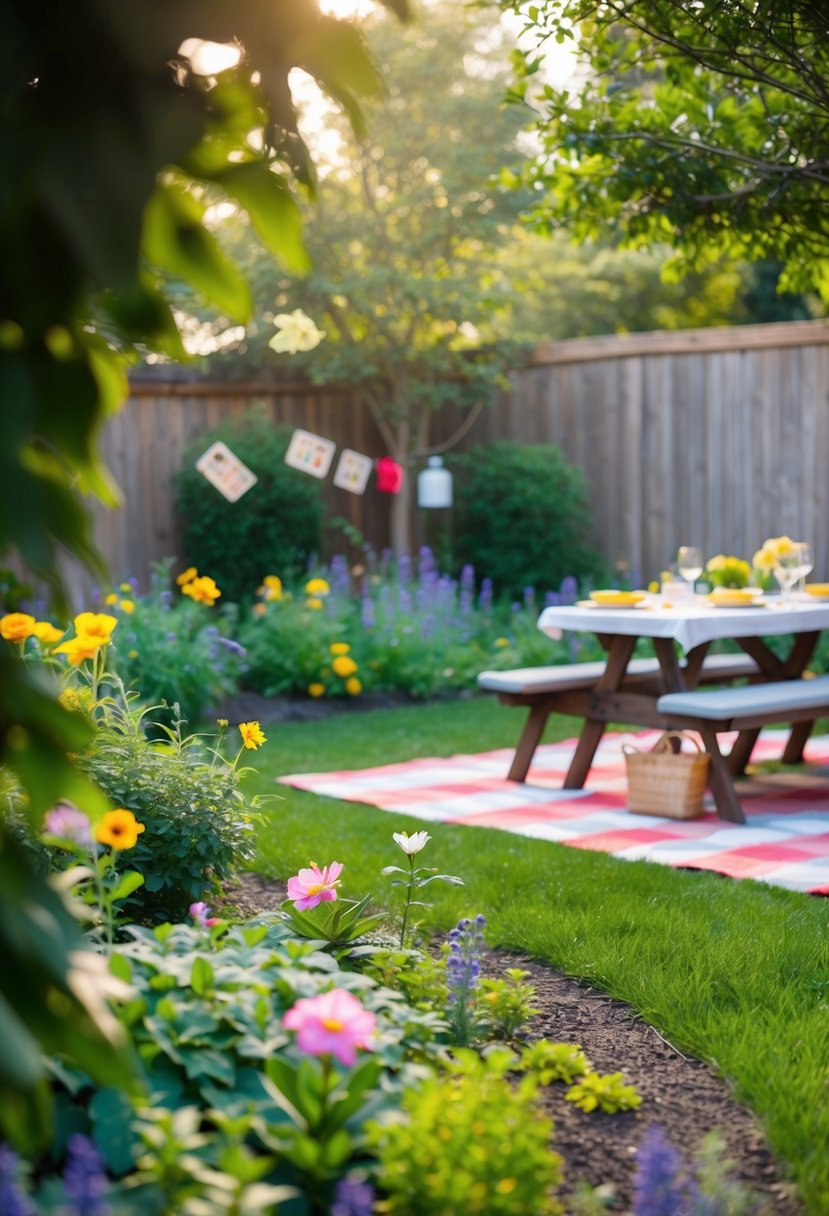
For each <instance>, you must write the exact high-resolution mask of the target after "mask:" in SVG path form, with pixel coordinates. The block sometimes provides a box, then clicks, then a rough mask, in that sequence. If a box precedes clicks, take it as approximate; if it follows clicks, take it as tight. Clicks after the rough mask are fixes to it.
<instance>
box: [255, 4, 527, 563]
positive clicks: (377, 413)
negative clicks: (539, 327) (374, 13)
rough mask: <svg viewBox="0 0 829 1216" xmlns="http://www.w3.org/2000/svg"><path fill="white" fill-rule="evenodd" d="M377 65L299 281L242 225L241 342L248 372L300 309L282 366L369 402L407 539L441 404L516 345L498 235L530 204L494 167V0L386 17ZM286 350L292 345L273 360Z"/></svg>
mask: <svg viewBox="0 0 829 1216" xmlns="http://www.w3.org/2000/svg"><path fill="white" fill-rule="evenodd" d="M368 35H369V39H370V44H371V47H372V50H373V52H374V54H375V57H376V59H377V60H378V62H380V63H385V64H388V67H387V69H386V72H387V81H388V87H387V90H386V93H385V95H384V96H383V97H381V98H377V99H372V100H370V101H369V102H368V103H367V104H366V134H365V135H364V137H363V138H362V139H361V140H360V141H359V143H357V144H356V145H354V137H353V135H349V133H348V132H346V131H345V130H342V138H343V141H344V145H343V146H344V147H345V148H346V149H347V150H348V153H349V154H348V156H347V157H345V158H343V157H341V156H340V157H338V158H337V159H336V160H335V161H334V162H333V163H332V164H330V165H329V166H328V167H327V171H326V174H325V176H324V177H323V178H322V180H321V182H320V188H319V191H318V195H317V198H316V200H315V201H314V204H313V210H311V211H310V212H309V214H310V215H311V216H312V222H311V224H310V227H309V234H308V250H309V254H310V257H311V262H312V271H311V273H310V274H309V275H308V277H307V278H303V279H301V278H299V277H296V276H295V277H287V276H286V275H285V274H284V273H282V272H281V271H280V268H279V267H277V266H275V265H274V263H273V259H269V258H267V257H262V256H261V253H260V252H259V251H258V250H256V249H251V248H250V243H249V242H247V243H246V242H245V239H244V234H241V235H240V238H239V240H238V242H237V243H236V244H235V246H234V253H235V255H236V256H237V257H239V258H240V259H241V260H243V262H244V263H245V264H246V265H247V267H248V268H249V275H250V279H251V282H252V284H253V285H254V289H255V292H256V299H257V304H258V308H257V317H256V320H255V322H254V323H253V325H252V326H250V327H249V328H248V332H247V334H246V335H245V338H244V340H243V342H242V344H241V346H240V347H239V351H240V353H241V355H242V357H243V359H244V362H245V366H246V368H248V369H249V368H250V367H251V366H252V365H254V364H255V363H256V362H259V363H260V364H261V363H263V362H264V363H267V364H268V365H270V366H273V365H274V361H275V356H274V354H273V353H272V352H271V351H269V350H268V347H267V342H268V339H269V338H270V337H271V336H272V335H273V333H274V330H273V325H272V319H273V315H274V313H277V314H278V313H280V312H284V311H291V310H293V309H294V308H297V307H301V308H302V309H304V311H305V312H306V313H307V314H308V315H310V316H311V317H312V318H313V319H314V321H315V322H316V324H317V325H319V326H320V327H321V328H322V329H324V330H325V332H326V339H325V341H324V342H322V343H321V344H320V345H319V346H318V347H316V349H314V350H313V351H312V352H309V353H308V354H299V355H291V356H290V359H291V360H292V361H293V365H292V370H294V369H297V370H300V371H305V372H306V373H307V374H308V375H309V376H310V378H311V379H312V380H313V381H314V382H317V383H330V382H333V381H339V382H344V383H347V384H348V385H349V387H350V388H351V389H352V391H353V392H354V393H355V394H356V395H357V396H358V397H359V398H361V399H362V400H363V402H365V404H366V405H367V406H368V409H369V410H370V412H371V414H372V416H373V417H374V420H375V422H376V424H377V427H378V428H379V431H380V434H381V436H382V438H383V440H384V443H385V445H386V448H387V452H388V454H389V455H390V456H391V457H392V458H393V459H394V460H396V461H398V462H399V463H400V464H401V465H403V466H404V467H405V468H406V472H407V476H406V477H405V478H404V482H403V489H402V492H401V493H400V494H398V495H395V496H394V497H393V498H392V500H391V506H392V529H391V530H392V544H393V547H394V548H395V550H396V551H397V552H404V551H410V548H411V545H410V538H409V533H408V525H409V519H410V514H411V512H410V503H411V498H410V495H411V486H412V483H413V478H412V474H413V472H414V470H415V468H416V465H417V463H418V462H419V461H420V462H422V461H423V460H424V458H425V456H426V455H427V454H428V453H429V452H431V451H434V450H436V448H437V446H451V444H452V437H450V438H449V439H448V440H446V441H445V442H444V444H443V445H437V444H436V443H435V441H434V440H433V437H432V434H431V427H432V421H433V419H434V417H435V414H436V412H437V411H439V410H441V409H443V408H444V407H447V406H456V407H459V408H460V409H461V411H462V412H466V417H467V419H468V418H469V417H470V412H471V411H473V410H475V409H476V408H480V407H481V406H482V405H484V404H486V403H487V402H488V401H489V400H490V399H491V398H492V396H493V393H494V390H495V388H496V386H497V385H498V384H499V383H500V382H501V380H502V379H503V375H504V371H505V369H506V368H508V367H509V366H510V363H511V361H515V360H520V358H521V357H522V356H521V354H520V351H519V350H518V348H517V347H516V344H514V343H510V342H509V341H508V340H506V339H505V337H504V336H503V327H501V328H500V329H499V318H500V317H502V316H503V315H505V314H506V313H507V312H508V310H509V308H510V307H511V306H512V303H513V301H514V299H515V294H516V293H515V285H514V281H513V278H512V275H511V273H510V267H509V266H508V265H505V264H504V262H503V260H502V259H501V257H500V250H501V247H502V246H503V245H504V244H505V243H509V242H511V241H514V240H515V239H516V231H517V228H518V216H519V213H520V210H521V208H522V206H524V205H526V203H527V202H528V201H529V198H528V196H524V195H522V194H521V192H514V191H510V190H506V189H503V188H501V187H499V186H498V185H497V184H496V183H495V180H494V179H495V177H496V175H497V173H498V171H499V170H500V168H501V166H502V165H503V164H504V162H505V161H511V160H514V159H515V158H518V157H520V153H519V151H518V148H517V139H518V135H519V131H520V127H521V124H522V122H523V119H522V116H521V115H519V114H518V113H517V112H515V111H510V110H508V109H505V108H504V107H503V105H502V104H501V103H502V98H503V92H504V89H505V88H506V85H507V82H508V79H509V52H510V42H509V40H508V35H507V34H506V31H505V30H503V29H502V28H501V27H500V25H499V21H498V13H497V10H495V16H494V17H493V10H492V8H491V7H488V8H486V9H485V10H484V11H483V12H475V11H473V10H471V9H466V8H464V7H462V6H459V5H457V4H456V3H450V4H430V5H428V6H426V7H424V8H423V9H422V11H421V12H420V13H419V19H418V21H417V23H415V24H413V25H412V26H411V27H409V28H408V29H407V30H406V31H404V33H403V35H402V36H401V34H400V32H399V29H398V28H397V27H396V26H395V25H394V24H393V23H392V22H390V21H388V20H384V19H383V17H382V15H381V16H380V17H379V18H378V20H377V21H375V22H374V24H373V25H372V26H371V27H370V28H369V30H368ZM283 358H288V356H283Z"/></svg>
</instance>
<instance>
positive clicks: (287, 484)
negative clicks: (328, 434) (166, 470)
mask: <svg viewBox="0 0 829 1216" xmlns="http://www.w3.org/2000/svg"><path fill="white" fill-rule="evenodd" d="M292 433H293V432H292V429H291V428H289V427H275V426H274V425H273V423H272V422H270V420H269V419H268V418H267V417H266V415H265V414H264V412H262V411H256V410H254V411H251V413H249V414H248V415H247V416H246V417H244V418H242V419H240V420H238V421H236V422H234V421H233V420H229V421H227V422H226V423H223V424H222V425H221V426H220V427H217V428H216V430H214V431H211V432H209V433H208V434H207V435H202V436H200V437H199V439H198V441H197V442H196V443H194V444H193V445H191V447H190V448H188V449H187V451H186V452H185V455H184V458H183V461H182V467H181V470H180V471H179V473H178V476H177V479H176V480H177V486H178V496H177V508H178V511H179V512H180V514H181V515H182V517H183V521H184V547H185V555H186V560H187V561H188V562H192V563H193V565H194V566H196V567H198V568H199V569H204V570H209V571H210V572H211V575H212V577H213V578H215V580H216V582H217V583H218V585H219V587H221V589H222V594H223V596H224V597H225V598H226V599H228V600H232V601H234V602H239V601H241V600H243V599H245V598H247V597H250V596H252V595H253V593H254V591H255V589H256V587H257V586H259V584H260V583H261V581H262V579H263V577H264V576H265V575H266V574H267V573H268V572H269V571H270V570H279V571H280V572H281V573H282V574H283V575H284V576H288V575H290V574H291V573H293V574H296V573H297V572H298V571H299V570H300V569H302V568H304V567H305V565H306V564H307V562H308V559H309V558H310V557H311V556H312V555H313V554H315V553H316V552H317V551H318V549H319V545H320V533H321V528H322V498H321V494H320V486H319V483H318V482H317V481H316V479H315V478H313V477H308V476H307V475H306V474H304V473H300V472H298V471H297V470H296V469H292V468H290V467H289V466H288V465H286V464H285V453H286V451H287V449H288V444H289V442H290V439H291V435H292ZM217 439H220V440H222V441H223V442H225V443H226V444H227V445H228V447H229V448H230V449H231V450H232V451H233V452H234V454H235V455H236V456H238V457H239V459H240V460H241V461H242V462H243V463H244V464H246V465H247V466H248V468H249V469H251V470H252V471H253V472H254V473H255V474H256V476H257V478H258V480H257V482H256V485H255V486H253V487H252V488H251V489H250V490H248V492H247V493H246V494H243V495H242V497H241V498H240V499H238V501H237V502H228V501H227V499H226V498H225V497H224V495H222V494H220V493H219V491H218V490H217V489H216V488H215V486H212V485H211V484H210V483H209V482H208V481H207V480H206V479H205V478H204V477H202V475H201V473H199V472H198V470H197V469H196V468H195V462H196V459H197V458H198V456H200V455H201V453H202V452H203V451H204V450H205V449H206V448H207V447H209V445H210V444H211V443H213V442H214V441H215V440H217Z"/></svg>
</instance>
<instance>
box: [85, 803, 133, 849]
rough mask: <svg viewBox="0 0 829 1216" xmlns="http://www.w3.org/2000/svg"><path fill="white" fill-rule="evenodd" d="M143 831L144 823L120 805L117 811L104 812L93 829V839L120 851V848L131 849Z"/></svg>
mask: <svg viewBox="0 0 829 1216" xmlns="http://www.w3.org/2000/svg"><path fill="white" fill-rule="evenodd" d="M143 831H144V824H143V823H138V822H136V818H135V816H134V815H133V813H132V811H127V810H124V808H123V807H121V808H120V809H119V810H117V811H107V812H106V814H105V815H104V817H103V819H102V820H101V822H100V823H99V824H98V826H97V827H96V829H95V839H96V840H97V841H98V844H107V845H109V847H110V848H111V849H114V850H115V851H116V852H120V850H121V849H131V848H132V847H133V845H134V844H135V843H136V841H137V840H138V837H139V836H140V834H141V833H142V832H143Z"/></svg>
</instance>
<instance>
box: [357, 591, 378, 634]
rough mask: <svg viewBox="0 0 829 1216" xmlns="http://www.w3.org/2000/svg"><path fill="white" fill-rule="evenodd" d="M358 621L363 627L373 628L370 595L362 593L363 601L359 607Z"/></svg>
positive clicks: (372, 603) (372, 607) (372, 610)
mask: <svg viewBox="0 0 829 1216" xmlns="http://www.w3.org/2000/svg"><path fill="white" fill-rule="evenodd" d="M360 622H361V624H362V626H363V629H373V628H374V622H375V615H374V601H373V600H372V598H371V596H369V595H364V596H363V602H362V605H361V608H360Z"/></svg>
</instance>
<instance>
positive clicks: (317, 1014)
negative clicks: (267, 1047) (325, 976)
mask: <svg viewBox="0 0 829 1216" xmlns="http://www.w3.org/2000/svg"><path fill="white" fill-rule="evenodd" d="M282 1024H283V1025H284V1027H285V1029H286V1030H295V1031H296V1032H297V1039H296V1042H297V1047H298V1048H299V1050H300V1051H304V1052H306V1053H307V1054H308V1055H311V1056H328V1055H331V1056H336V1057H337V1059H338V1060H339V1061H340V1063H341V1064H344V1065H345V1066H346V1067H347V1068H349V1067H350V1066H351V1065H352V1064H353V1063H354V1061H355V1060H356V1059H357V1048H358V1047H362V1048H364V1049H365V1050H366V1051H370V1050H371V1039H372V1038H373V1037H374V1024H375V1018H374V1014H373V1013H371V1012H370V1011H369V1010H368V1009H363V1007H362V1005H361V1004H360V1002H359V1001H358V1000H357V998H356V997H353V996H352V995H351V993H350V992H345V991H344V990H343V989H342V988H332V989H331V991H330V992H323V993H320V995H319V996H311V997H302V998H301V999H300V1000H298V1001H297V1003H296V1004H295V1005H294V1006H293V1007H292V1008H291V1009H289V1010H288V1012H287V1013H286V1014H285V1017H284V1018H283V1019H282Z"/></svg>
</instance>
